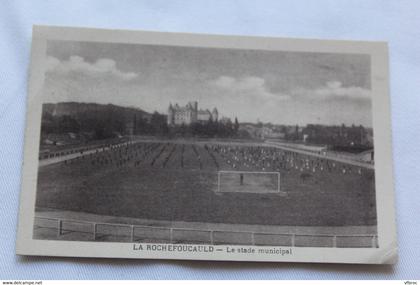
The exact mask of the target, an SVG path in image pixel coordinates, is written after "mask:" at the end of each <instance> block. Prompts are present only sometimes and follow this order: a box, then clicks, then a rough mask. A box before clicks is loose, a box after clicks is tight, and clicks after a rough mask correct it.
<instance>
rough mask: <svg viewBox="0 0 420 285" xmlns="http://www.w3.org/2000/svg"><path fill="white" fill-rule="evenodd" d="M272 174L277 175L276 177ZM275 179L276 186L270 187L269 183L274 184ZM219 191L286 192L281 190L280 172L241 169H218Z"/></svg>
mask: <svg viewBox="0 0 420 285" xmlns="http://www.w3.org/2000/svg"><path fill="white" fill-rule="evenodd" d="M241 175H242V176H241ZM270 176H275V178H272V177H270ZM237 179H239V180H237ZM235 181H236V182H235ZM238 181H239V184H238V183H237V182H238ZM273 181H275V182H276V183H275V184H276V185H275V187H268V185H270V186H272V185H271V184H272V183H271V182H273ZM225 184H226V185H225ZM217 192H219V193H223V192H243V193H284V192H282V191H281V190H280V172H276V171H240V170H220V171H218V172H217Z"/></svg>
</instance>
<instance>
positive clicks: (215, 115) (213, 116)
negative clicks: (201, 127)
mask: <svg viewBox="0 0 420 285" xmlns="http://www.w3.org/2000/svg"><path fill="white" fill-rule="evenodd" d="M211 119H212V120H213V122H217V121H218V120H219V112H218V111H217V109H216V107H214V108H213V111H212V112H211Z"/></svg>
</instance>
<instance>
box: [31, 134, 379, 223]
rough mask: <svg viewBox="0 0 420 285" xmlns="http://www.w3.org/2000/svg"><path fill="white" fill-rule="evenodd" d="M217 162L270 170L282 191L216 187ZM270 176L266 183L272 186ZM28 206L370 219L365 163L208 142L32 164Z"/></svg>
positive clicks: (129, 213)
mask: <svg viewBox="0 0 420 285" xmlns="http://www.w3.org/2000/svg"><path fill="white" fill-rule="evenodd" d="M220 170H222V171H230V170H232V171H262V172H264V171H278V172H280V175H281V185H280V186H281V191H284V192H286V193H287V195H278V194H277V193H270V191H240V188H238V189H239V191H234V192H218V191H217V189H218V171H220ZM229 179H231V180H232V181H231V182H226V183H232V184H235V185H236V186H235V187H240V180H239V179H240V178H239V176H238V177H237V179H238V180H236V178H234V176H232V177H231V178H229ZM229 179H228V180H229ZM270 179H271V178H270ZM265 180H266V179H265ZM244 183H246V184H248V183H251V184H252V187H257V188H258V187H265V186H263V184H264V183H259V182H258V181H256V180H255V179H253V178H252V175H249V176H247V175H246V174H245V176H244ZM273 183H274V182H269V185H268V186H267V187H268V188H270V189H274V188H273V185H274V184H273ZM238 184H239V186H238ZM225 186H226V185H224V187H225ZM263 190H264V189H263ZM36 206H37V207H40V208H52V209H60V210H71V211H81V212H87V213H94V214H100V215H109V216H124V217H135V218H144V219H157V220H159V219H161V220H169V221H186V222H188V221H191V222H192V221H194V222H211V223H234V224H262V225H296V226H350V225H355V226H357V225H375V224H376V206H375V181H374V173H373V170H369V169H360V168H358V167H354V166H349V165H344V164H341V163H334V164H332V163H330V162H328V161H327V160H319V159H318V160H315V158H314V159H312V158H310V157H306V156H304V155H301V154H299V155H298V154H293V153H287V152H284V151H282V150H279V149H274V148H267V147H259V148H255V147H254V148H249V147H245V146H232V147H227V146H223V147H222V146H218V145H217V144H215V143H212V144H210V143H208V144H205V143H158V142H155V143H152V142H143V143H140V142H139V143H135V144H132V145H129V146H123V147H119V148H115V149H113V150H106V151H104V152H98V153H93V154H89V155H85V156H81V157H79V158H77V159H73V160H71V161H70V160H69V161H65V162H60V163H56V164H51V165H47V166H43V167H40V168H39V174H38V189H37V199H36Z"/></svg>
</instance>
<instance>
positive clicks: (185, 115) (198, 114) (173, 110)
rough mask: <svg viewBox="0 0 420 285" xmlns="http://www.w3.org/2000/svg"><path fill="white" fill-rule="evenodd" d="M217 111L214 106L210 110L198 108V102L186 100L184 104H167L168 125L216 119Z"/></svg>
mask: <svg viewBox="0 0 420 285" xmlns="http://www.w3.org/2000/svg"><path fill="white" fill-rule="evenodd" d="M218 117H219V112H218V111H217V109H216V108H214V109H213V111H211V112H210V110H209V109H206V110H202V109H198V102H197V101H194V102H188V104H187V105H185V106H179V105H178V104H175V105H172V104H169V107H168V125H177V126H179V125H190V124H193V123H204V122H208V121H217V120H218Z"/></svg>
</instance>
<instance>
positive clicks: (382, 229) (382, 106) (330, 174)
mask: <svg viewBox="0 0 420 285" xmlns="http://www.w3.org/2000/svg"><path fill="white" fill-rule="evenodd" d="M27 104H28V105H27V106H28V107H27V108H28V109H27V126H26V133H25V148H24V161H23V174H22V192H21V204H20V217H19V228H18V236H17V245H16V252H17V254H20V255H52V256H75V257H76V256H77V257H118V258H158V259H201V260H203V259H204V260H237V261H282V262H329V263H330V262H339V263H377V264H381V263H394V262H395V260H396V258H397V238H396V226H395V215H394V190H393V168H392V148H391V127H390V122H391V120H390V108H389V94H388V51H387V45H386V43H378V42H353V41H331V40H300V39H279V38H262V37H239V36H216V35H195V34H177V33H157V32H140V31H121V30H120V31H117V30H99V29H83V28H60V27H44V26H36V27H34V31H33V38H32V57H31V66H30V79H29V94H28V103H27Z"/></svg>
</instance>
